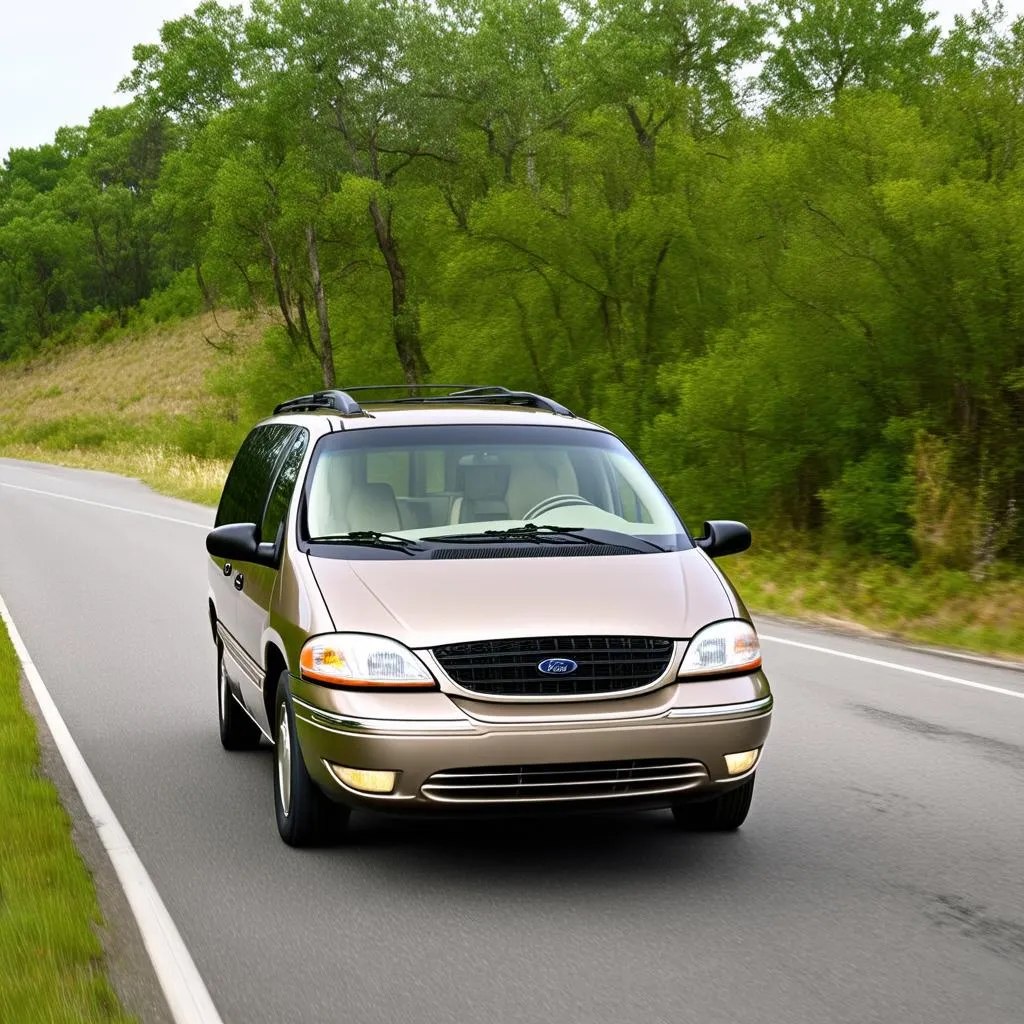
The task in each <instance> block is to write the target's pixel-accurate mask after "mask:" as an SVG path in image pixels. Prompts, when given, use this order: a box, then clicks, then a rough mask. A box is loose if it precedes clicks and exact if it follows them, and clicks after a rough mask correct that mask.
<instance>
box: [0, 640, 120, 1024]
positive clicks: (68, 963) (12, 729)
mask: <svg viewBox="0 0 1024 1024" xmlns="http://www.w3.org/2000/svg"><path fill="white" fill-rule="evenodd" d="M19 677H20V666H19V664H18V660H17V657H16V656H15V653H14V649H13V647H12V646H11V643H10V640H9V638H8V636H7V632H6V630H5V629H4V627H3V625H2V624H0V822H2V826H0V1021H10V1022H11V1024H15V1022H18V1024H21V1022H24V1024H63V1022H67V1024H91V1022H93V1021H102V1022H117V1021H123V1022H129V1021H134V1020H135V1018H133V1017H129V1016H127V1015H126V1014H125V1013H124V1011H123V1010H122V1009H121V1007H120V1004H119V1002H118V999H117V996H116V995H115V994H114V990H113V988H112V987H111V985H110V982H109V980H108V978H107V974H106V969H105V966H104V954H103V947H102V945H101V944H100V940H99V937H98V935H97V932H96V927H97V924H98V922H99V921H100V913H99V907H98V906H97V903H96V893H95V891H94V890H93V885H92V880H91V878H90V876H89V873H88V871H87V870H86V867H85V865H84V863H83V862H82V859H81V857H80V856H79V854H78V851H77V850H76V849H75V845H74V843H73V842H72V838H71V823H70V821H69V819H68V816H67V813H66V812H65V811H64V808H63V807H62V806H61V804H60V800H59V799H58V797H57V792H56V790H55V789H54V787H53V785H52V783H50V782H49V780H47V779H45V778H44V777H43V776H42V775H41V774H40V772H39V748H38V746H37V743H36V731H35V724H34V722H33V721H32V719H31V718H30V717H29V715H28V713H27V712H26V710H25V708H24V705H23V704H22V700H21V693H20V691H19Z"/></svg>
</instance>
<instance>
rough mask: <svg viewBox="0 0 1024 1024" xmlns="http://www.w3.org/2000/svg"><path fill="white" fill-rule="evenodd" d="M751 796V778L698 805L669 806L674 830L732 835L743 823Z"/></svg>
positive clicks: (752, 790)
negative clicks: (673, 821)
mask: <svg viewBox="0 0 1024 1024" xmlns="http://www.w3.org/2000/svg"><path fill="white" fill-rule="evenodd" d="M753 796H754V776H753V775H751V776H750V778H749V779H747V780H746V781H745V782H744V783H743V784H742V785H739V786H737V787H736V788H735V789H730V790H729V792H728V793H723V794H722V795H721V796H716V797H715V798H714V799H713V800H705V801H703V802H701V803H694V804H688V803H682V802H681V803H677V804H673V805H672V814H673V816H674V817H675V819H676V826H677V827H678V828H681V829H682V830H683V831H684V832H733V831H735V830H736V829H738V828H739V827H740V825H742V824H743V822H744V821H745V820H746V817H747V812H748V811H749V810H750V801H751V799H752V798H753Z"/></svg>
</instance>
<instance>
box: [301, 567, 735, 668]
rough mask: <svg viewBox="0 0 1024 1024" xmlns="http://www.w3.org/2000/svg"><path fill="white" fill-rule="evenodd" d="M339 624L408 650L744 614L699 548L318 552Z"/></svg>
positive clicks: (684, 629) (684, 625)
mask: <svg viewBox="0 0 1024 1024" xmlns="http://www.w3.org/2000/svg"><path fill="white" fill-rule="evenodd" d="M309 562H310V565H311V566H312V569H313V573H314V575H315V576H316V579H317V583H318V584H319V585H320V589H321V590H322V592H323V595H324V598H325V599H326V601H327V606H328V608H329V609H330V613H331V617H332V619H333V620H334V624H335V628H337V629H339V630H345V631H352V632H360V633H377V634H380V635H382V636H390V637H393V638H394V639H396V640H399V641H401V642H402V643H404V644H406V645H407V646H408V647H414V648H416V647H420V648H422V647H434V646H437V645H438V644H447V643H458V642H460V641H468V640H498V639H502V638H506V637H524V636H568V635H576V636H589V635H601V634H606V635H618V636H658V637H667V638H669V639H675V640H681V639H687V638H689V637H691V636H693V634H694V633H695V632H696V631H697V630H698V629H700V627H701V626H703V625H705V624H706V623H708V622H714V621H716V620H717V619H724V618H730V617H731V616H733V615H734V614H735V611H734V608H733V604H732V601H731V600H730V598H729V596H728V592H727V590H726V588H725V586H724V585H723V583H722V580H721V578H720V576H719V574H718V570H717V569H716V568H715V567H714V565H713V564H712V563H711V560H710V559H709V558H708V557H707V556H706V555H705V554H704V552H702V551H699V550H697V549H691V550H688V551H674V552H666V553H665V554H650V555H622V556H611V557H598V558H481V559H474V558H466V559H444V560H437V561H434V560H429V559H423V560H420V559H415V560H412V559H410V560H408V561H406V560H400V559H380V560H366V561H363V560H360V561H347V560H344V559H336V558H313V557H311V558H310V559H309Z"/></svg>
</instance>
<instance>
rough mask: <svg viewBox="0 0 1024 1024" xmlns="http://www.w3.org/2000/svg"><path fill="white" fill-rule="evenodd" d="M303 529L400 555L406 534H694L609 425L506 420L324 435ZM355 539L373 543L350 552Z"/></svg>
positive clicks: (317, 538)
mask: <svg viewBox="0 0 1024 1024" xmlns="http://www.w3.org/2000/svg"><path fill="white" fill-rule="evenodd" d="M524 528H525V529H524ZM506 531H508V532H506ZM559 531H566V532H564V533H560V532H559ZM304 532H305V535H306V539H308V541H309V542H310V543H311V544H313V545H316V546H317V548H318V549H320V548H328V547H330V546H331V545H338V544H342V543H345V541H346V539H347V541H348V543H347V544H346V545H345V547H344V549H343V550H342V551H338V552H333V551H328V550H317V551H316V552H315V553H316V554H327V555H330V554H337V555H338V557H345V558H350V557H401V552H399V551H396V550H395V548H396V542H398V544H399V546H400V544H401V541H402V540H407V541H410V542H417V549H416V550H419V551H423V552H427V551H429V550H430V549H433V548H436V547H439V546H444V547H446V548H450V547H452V546H453V545H459V544H468V545H472V544H483V543H493V542H494V541H496V540H500V541H503V542H504V543H506V544H509V545H524V546H530V547H533V548H539V547H541V546H544V547H550V546H554V545H556V544H562V545H563V546H568V545H571V544H572V543H573V542H582V541H589V542H591V543H593V544H595V545H597V544H604V545H605V546H608V545H613V544H617V545H618V547H619V548H621V549H622V552H621V553H629V554H632V553H643V552H652V551H659V550H662V551H677V550H680V549H683V548H688V547H691V546H692V545H691V542H690V540H689V538H688V537H687V535H686V532H685V529H684V527H683V525H682V523H681V522H680V520H679V517H678V516H677V515H676V513H675V511H674V510H673V508H672V506H671V505H670V504H669V503H668V501H667V500H666V498H665V496H664V495H663V494H662V492H661V491H660V489H659V488H658V486H657V485H656V484H655V483H654V481H653V480H652V479H651V477H650V476H649V475H648V473H647V471H646V470H645V469H644V468H643V466H642V465H641V464H640V463H639V462H638V461H637V459H636V458H635V457H634V456H633V455H632V454H631V453H630V451H629V450H628V449H627V448H626V447H625V445H623V444H622V442H621V441H619V440H618V439H617V438H615V437H613V436H612V435H611V434H606V433H604V432H603V431H597V430H588V429H578V428H567V427H556V426H530V425H523V426H518V425H514V426H510V425H508V424H501V425H497V424H495V425H480V424H466V425H454V426H433V425H431V426H422V427H381V428H373V429H364V430H350V431H344V432H340V433H334V434H330V435H328V436H326V437H324V438H322V439H321V441H320V442H319V444H318V445H317V449H316V451H315V452H314V454H313V459H312V462H311V464H310V470H309V473H308V474H307V477H306V486H305V531H304ZM371 532H373V533H378V534H386V535H387V536H388V538H390V540H388V539H380V538H378V539H377V540H376V541H375V540H374V538H371V537H368V536H367V534H369V533H371ZM358 546H364V547H367V548H370V549H372V552H371V554H370V555H362V556H357V555H354V549H355V547H358ZM405 553H406V554H409V553H412V552H410V551H409V547H408V545H407V546H406V551H405ZM543 553H545V554H548V553H550V552H548V551H545V552H543ZM449 554H450V552H449Z"/></svg>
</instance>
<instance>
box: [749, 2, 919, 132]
mask: <svg viewBox="0 0 1024 1024" xmlns="http://www.w3.org/2000/svg"><path fill="white" fill-rule="evenodd" d="M776 11H777V17H778V19H779V29H778V42H777V43H776V44H775V46H774V47H773V49H772V53H771V56H770V57H769V58H768V60H767V61H766V62H765V66H764V70H763V72H762V75H761V82H762V86H763V88H764V89H765V91H766V93H767V94H768V96H769V98H770V99H771V100H772V101H773V102H774V103H775V104H776V105H777V106H778V107H779V108H780V109H782V110H785V111H790V112H800V111H813V110H820V109H823V108H827V107H829V106H830V105H832V104H834V103H835V102H836V101H837V100H838V99H839V97H840V96H841V95H842V94H843V92H844V91H846V90H848V89H852V88H864V89H891V90H893V91H895V92H897V93H899V94H900V95H902V96H904V97H910V96H912V95H913V94H914V92H915V90H916V89H917V88H918V87H920V85H921V84H922V83H923V82H924V81H925V80H926V79H927V77H928V75H929V73H930V70H931V58H932V52H933V49H934V47H935V43H936V40H937V39H938V34H939V30H938V29H937V28H936V27H934V26H933V25H932V22H933V21H934V17H935V16H934V15H933V14H930V13H927V12H926V11H925V10H924V6H923V0H810V2H806V0H805V2H793V0H776Z"/></svg>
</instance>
